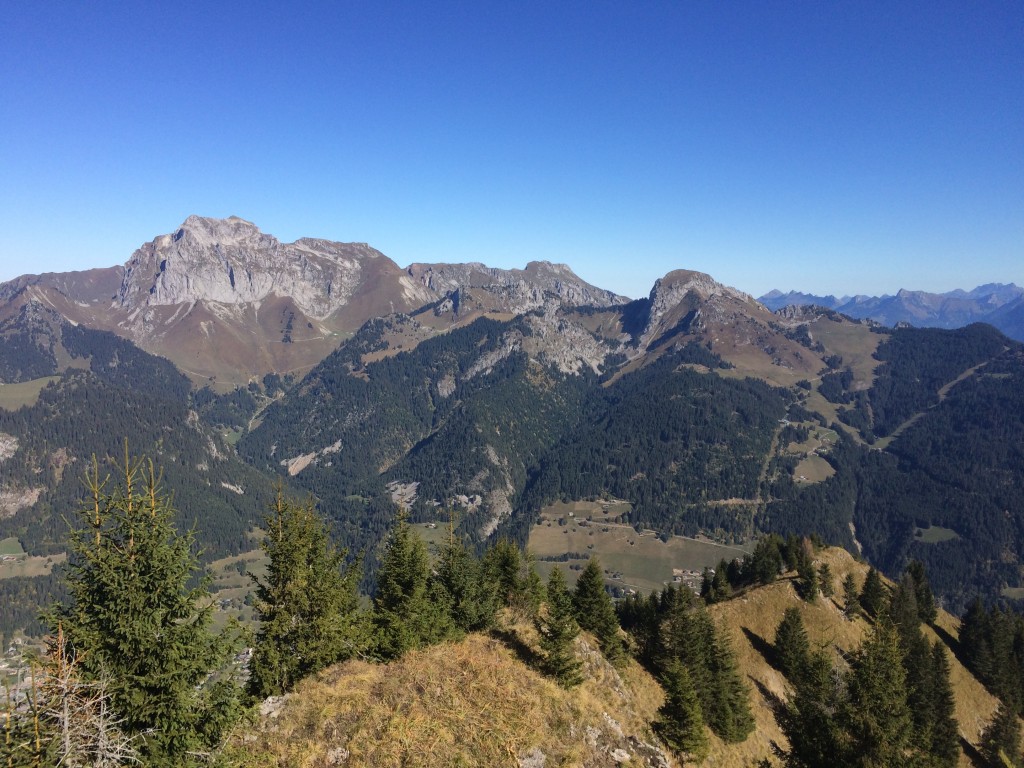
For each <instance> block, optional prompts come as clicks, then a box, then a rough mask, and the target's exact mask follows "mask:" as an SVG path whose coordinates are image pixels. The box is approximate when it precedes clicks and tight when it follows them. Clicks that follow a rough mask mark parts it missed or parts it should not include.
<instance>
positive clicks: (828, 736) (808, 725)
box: [778, 653, 849, 768]
mask: <svg viewBox="0 0 1024 768" xmlns="http://www.w3.org/2000/svg"><path fill="white" fill-rule="evenodd" d="M845 702H846V686H845V681H844V680H843V679H842V678H841V677H840V676H838V675H837V674H836V672H835V670H834V669H833V667H832V664H831V663H830V662H829V660H828V658H827V657H826V656H825V655H824V654H823V653H813V654H811V656H810V658H809V659H808V662H807V668H806V669H805V670H804V672H803V674H801V675H799V676H798V677H797V680H796V681H795V683H794V693H793V696H792V697H791V698H790V700H789V702H788V703H787V704H785V705H784V706H783V707H781V708H780V710H779V713H778V718H779V725H780V726H781V728H782V732H783V733H785V734H786V740H787V741H788V742H789V750H788V752H786V753H785V759H784V765H785V766H787V768H821V766H826V765H847V764H849V763H848V761H847V760H846V744H847V741H848V739H847V738H846V735H845V733H844V732H843V729H842V724H841V722H840V714H841V712H842V711H843V709H844V708H845Z"/></svg>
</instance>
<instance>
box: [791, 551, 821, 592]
mask: <svg viewBox="0 0 1024 768" xmlns="http://www.w3.org/2000/svg"><path fill="white" fill-rule="evenodd" d="M796 572H797V576H798V577H799V579H800V594H801V596H802V597H803V598H804V600H806V601H807V602H809V603H813V602H815V601H816V600H817V599H818V569H817V568H815V567H814V561H813V560H811V558H810V557H809V556H806V555H805V556H802V557H800V558H799V559H798V561H797V566H796Z"/></svg>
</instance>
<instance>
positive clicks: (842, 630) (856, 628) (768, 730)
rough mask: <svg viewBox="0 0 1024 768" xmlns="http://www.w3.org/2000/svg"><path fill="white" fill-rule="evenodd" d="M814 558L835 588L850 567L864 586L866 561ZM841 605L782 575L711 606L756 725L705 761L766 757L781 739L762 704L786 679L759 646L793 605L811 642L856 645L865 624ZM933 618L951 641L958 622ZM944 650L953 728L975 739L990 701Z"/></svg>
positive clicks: (835, 552)
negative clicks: (805, 594) (808, 598)
mask: <svg viewBox="0 0 1024 768" xmlns="http://www.w3.org/2000/svg"><path fill="white" fill-rule="evenodd" d="M818 562H827V563H828V564H829V567H830V568H831V570H832V574H833V576H834V577H835V585H834V586H835V589H836V590H837V592H838V591H839V590H840V588H841V585H842V581H843V579H845V578H846V574H847V573H849V572H850V571H853V573H854V576H855V578H856V579H857V584H858V586H859V585H861V584H863V581H864V576H865V574H866V573H867V566H866V565H864V564H862V563H858V562H856V561H855V560H854V559H853V558H852V557H851V556H850V555H849V553H847V552H846V551H845V550H842V549H828V550H825V551H824V552H821V553H820V554H819V556H818ZM841 604H842V598H841V597H840V596H839V595H837V597H836V598H834V599H833V600H825V599H824V598H819V599H818V602H817V603H815V604H809V603H806V602H804V601H802V600H801V599H800V598H799V597H798V596H797V594H796V591H795V590H794V588H793V585H792V582H791V581H790V580H789V579H784V580H780V581H778V582H776V583H775V584H772V585H770V586H768V587H762V588H759V589H755V590H751V591H750V592H748V593H746V594H745V595H742V596H740V597H737V598H735V599H733V600H730V601H728V602H725V603H720V604H718V605H716V606H713V607H712V609H711V612H712V615H713V616H714V617H715V619H716V620H717V621H718V622H719V624H720V626H722V627H725V628H727V629H728V630H729V631H730V632H731V635H732V641H733V647H734V649H735V650H736V653H737V656H738V659H739V663H740V667H741V669H742V670H743V673H744V675H745V677H746V678H747V680H748V681H749V682H751V686H752V688H753V690H752V691H751V701H752V703H753V705H754V707H753V709H754V715H755V718H756V720H757V728H756V730H755V731H754V733H753V734H751V736H750V738H748V739H747V740H746V741H745V742H744V743H743V744H739V745H736V746H732V747H726V746H725V745H722V744H721V743H717V744H716V745H715V747H714V748H713V751H712V757H713V758H714V761H713V762H712V761H710V760H709V763H708V764H709V765H711V764H714V765H716V766H723V767H724V768H728V767H729V766H735V767H736V768H741V767H742V768H746V766H749V765H750V764H751V763H752V762H753V761H755V760H761V759H762V758H764V757H768V756H770V754H771V744H772V742H773V741H774V742H776V743H779V744H785V739H784V737H783V736H782V732H781V730H780V729H779V727H778V724H777V723H776V722H775V718H774V716H773V715H772V712H771V708H770V706H769V702H770V700H771V698H772V697H773V696H777V697H782V698H785V695H786V690H787V683H786V680H785V678H784V677H783V676H782V674H781V673H780V672H779V671H778V670H776V669H774V668H773V667H772V666H771V665H770V664H769V663H768V660H767V659H766V658H765V655H764V650H765V648H764V644H766V643H769V644H770V643H771V642H773V641H774V639H775V629H776V628H777V627H778V625H779V622H780V621H781V620H782V614H783V613H784V612H785V610H786V608H788V607H789V606H791V605H798V606H799V607H800V609H801V613H802V615H803V620H804V624H805V625H806V627H807V634H808V637H809V639H810V641H811V644H812V646H821V645H826V646H828V645H834V646H836V647H838V648H839V649H841V650H843V651H848V650H850V649H853V648H856V647H857V646H858V645H860V642H861V641H862V639H863V638H864V635H865V633H866V632H867V631H868V630H869V628H870V625H869V624H868V622H867V621H865V620H864V619H857V620H855V621H848V620H847V619H845V618H844V617H843V615H842V611H841V609H840V605H841ZM937 624H938V626H939V628H940V630H941V631H942V633H943V634H944V635H945V638H946V639H952V640H953V641H954V643H955V640H956V637H957V635H958V633H959V624H960V622H959V620H958V619H956V618H955V617H953V616H951V615H949V614H948V613H945V612H944V611H940V612H939V619H938V622H937ZM926 633H927V635H928V638H929V640H931V641H932V642H934V641H935V640H937V639H940V638H939V636H938V635H936V633H935V632H934V630H931V629H927V630H926ZM946 650H947V652H948V657H949V661H950V665H951V668H952V670H951V678H952V682H953V690H954V695H955V697H956V717H957V721H958V722H959V724H960V733H961V735H962V736H963V737H964V738H966V739H967V741H968V742H970V743H971V744H972V745H977V743H978V738H979V736H980V735H981V731H982V729H983V728H984V727H985V725H987V723H988V721H989V720H990V719H991V716H992V714H993V713H994V712H995V708H996V700H995V699H994V698H993V697H992V696H991V695H990V694H989V693H988V692H987V691H986V690H985V689H984V687H983V686H982V685H981V683H979V682H978V681H977V680H976V679H975V678H974V677H973V676H972V675H971V674H970V672H968V671H967V670H966V669H965V668H964V667H963V665H962V664H961V663H960V662H959V661H958V660H957V658H956V656H955V654H954V653H953V649H952V648H950V647H949V645H947V646H946ZM960 764H961V765H963V766H969V765H971V763H970V762H969V761H968V760H967V758H966V756H964V755H961V760H960Z"/></svg>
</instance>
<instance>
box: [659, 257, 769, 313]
mask: <svg viewBox="0 0 1024 768" xmlns="http://www.w3.org/2000/svg"><path fill="white" fill-rule="evenodd" d="M715 297H726V298H732V299H737V300H739V301H741V302H744V303H751V304H753V303H755V302H754V300H753V299H752V298H751V297H750V296H748V295H747V294H745V293H741V292H740V291H737V290H736V289H735V288H730V287H728V286H727V285H722V284H721V283H719V282H718V281H716V280H715V279H714V278H712V277H711V276H710V275H707V274H705V273H703V272H695V271H693V270H689V269H677V270H673V271H672V272H669V273H668V274H667V275H665V276H664V277H662V278H659V279H658V280H656V281H655V282H654V287H653V288H652V289H651V295H650V302H651V317H650V321H649V325H654V324H656V323H657V321H658V320H660V319H661V318H662V316H663V315H665V314H666V313H668V312H670V311H671V310H672V309H674V308H675V307H676V306H678V305H679V304H680V302H682V301H683V300H684V299H686V298H690V299H691V300H693V299H697V300H698V301H700V302H706V301H708V300H710V299H713V298H715Z"/></svg>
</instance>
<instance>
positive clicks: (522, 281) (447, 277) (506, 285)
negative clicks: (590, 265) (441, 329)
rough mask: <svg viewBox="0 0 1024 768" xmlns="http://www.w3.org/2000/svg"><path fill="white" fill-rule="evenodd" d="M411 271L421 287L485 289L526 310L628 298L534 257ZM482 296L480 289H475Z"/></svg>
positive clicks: (500, 305) (511, 307)
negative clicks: (510, 264) (522, 262)
mask: <svg viewBox="0 0 1024 768" xmlns="http://www.w3.org/2000/svg"><path fill="white" fill-rule="evenodd" d="M406 272H407V274H408V275H409V276H410V277H411V278H412V279H413V280H415V281H416V282H417V284H418V285H420V286H421V287H423V288H425V289H427V290H430V291H434V292H435V293H439V294H445V295H450V294H454V293H456V292H458V291H465V290H467V289H481V290H483V291H486V292H487V293H489V294H491V296H492V297H493V298H494V299H495V300H496V302H497V303H496V304H495V306H494V307H493V308H494V309H496V310H501V311H506V312H511V313H513V314H522V313H524V312H529V311H531V310H534V309H538V308H540V307H543V306H544V305H545V304H547V303H549V302H555V303H558V304H560V305H562V306H569V307H578V306H597V307H608V306H614V305H617V304H625V303H626V302H627V301H628V299H626V298H625V297H623V296H619V295H617V294H615V293H612V292H611V291H606V290H604V289H602V288H597V287H596V286H593V285H591V284H590V283H588V282H586V281H584V280H582V279H581V278H579V277H578V276H577V275H576V274H575V273H574V272H573V271H572V270H571V269H569V267H568V266H566V265H565V264H552V263H551V262H548V261H531V262H530V263H529V264H527V265H526V268H525V269H497V268H493V267H487V266H485V265H483V264H480V263H476V262H471V263H468V264H411V265H410V266H409V267H408V268H407V269H406ZM474 295H475V296H479V295H480V292H479V291H474Z"/></svg>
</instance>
